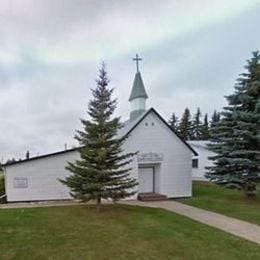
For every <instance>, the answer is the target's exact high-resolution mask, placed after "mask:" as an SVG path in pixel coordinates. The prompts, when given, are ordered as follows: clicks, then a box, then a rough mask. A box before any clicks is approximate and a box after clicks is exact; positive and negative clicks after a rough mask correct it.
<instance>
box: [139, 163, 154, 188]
mask: <svg viewBox="0 0 260 260" xmlns="http://www.w3.org/2000/svg"><path fill="white" fill-rule="evenodd" d="M154 173H155V169H154V167H152V166H149V167H148V166H147V167H139V169H138V175H139V176H138V182H139V187H138V188H139V189H138V192H139V193H146V192H154V180H155V176H154Z"/></svg>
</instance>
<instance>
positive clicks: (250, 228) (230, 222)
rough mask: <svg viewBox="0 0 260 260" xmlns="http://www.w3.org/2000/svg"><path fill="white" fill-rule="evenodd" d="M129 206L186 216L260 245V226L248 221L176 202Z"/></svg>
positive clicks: (134, 203)
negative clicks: (150, 208)
mask: <svg viewBox="0 0 260 260" xmlns="http://www.w3.org/2000/svg"><path fill="white" fill-rule="evenodd" d="M122 203H124V204H127V205H137V206H143V207H152V208H162V209H166V210H168V211H172V212H174V213H177V214H180V215H183V216H186V217H188V218H191V219H193V220H196V221H198V222H201V223H203V224H207V225H209V226H212V227H215V228H218V229H221V230H224V231H225V232H228V233H231V234H233V235H236V236H239V237H242V238H244V239H247V240H250V241H253V242H256V243H258V244H260V226H259V225H256V224H251V223H248V222H246V221H242V220H238V219H235V218H231V217H227V216H224V215H221V214H218V213H214V212H211V211H207V210H204V209H199V208H196V207H192V206H188V205H185V204H182V203H179V202H175V201H159V202H142V201H124V202H122Z"/></svg>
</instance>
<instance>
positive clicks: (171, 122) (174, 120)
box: [169, 113, 178, 131]
mask: <svg viewBox="0 0 260 260" xmlns="http://www.w3.org/2000/svg"><path fill="white" fill-rule="evenodd" d="M169 125H170V127H171V128H172V129H173V130H174V131H178V117H177V116H176V115H175V113H172V116H171V118H170V120H169Z"/></svg>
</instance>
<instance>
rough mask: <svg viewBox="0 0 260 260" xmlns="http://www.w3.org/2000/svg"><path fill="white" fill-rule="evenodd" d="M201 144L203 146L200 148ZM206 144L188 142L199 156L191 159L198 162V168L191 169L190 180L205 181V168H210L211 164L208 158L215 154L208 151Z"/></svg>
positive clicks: (203, 142)
mask: <svg viewBox="0 0 260 260" xmlns="http://www.w3.org/2000/svg"><path fill="white" fill-rule="evenodd" d="M200 143H202V144H203V146H200V145H199V144H200ZM207 143H208V142H205V141H190V142H189V144H190V146H191V147H192V148H193V149H194V150H195V151H196V152H197V153H198V154H199V155H198V156H194V157H193V158H194V159H195V158H197V159H198V160H199V165H198V168H193V169H192V179H193V180H207V179H206V178H205V176H204V175H205V173H206V169H205V167H206V166H212V165H213V162H212V161H211V160H209V159H208V157H209V156H214V155H215V153H213V152H212V151H210V150H209V149H208V148H207V146H206V144H207Z"/></svg>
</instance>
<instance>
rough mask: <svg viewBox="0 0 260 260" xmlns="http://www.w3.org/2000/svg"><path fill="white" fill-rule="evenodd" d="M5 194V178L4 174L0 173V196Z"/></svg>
mask: <svg viewBox="0 0 260 260" xmlns="http://www.w3.org/2000/svg"><path fill="white" fill-rule="evenodd" d="M4 194H5V179H4V175H2V174H1V173H0V196H1V195H4Z"/></svg>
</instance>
